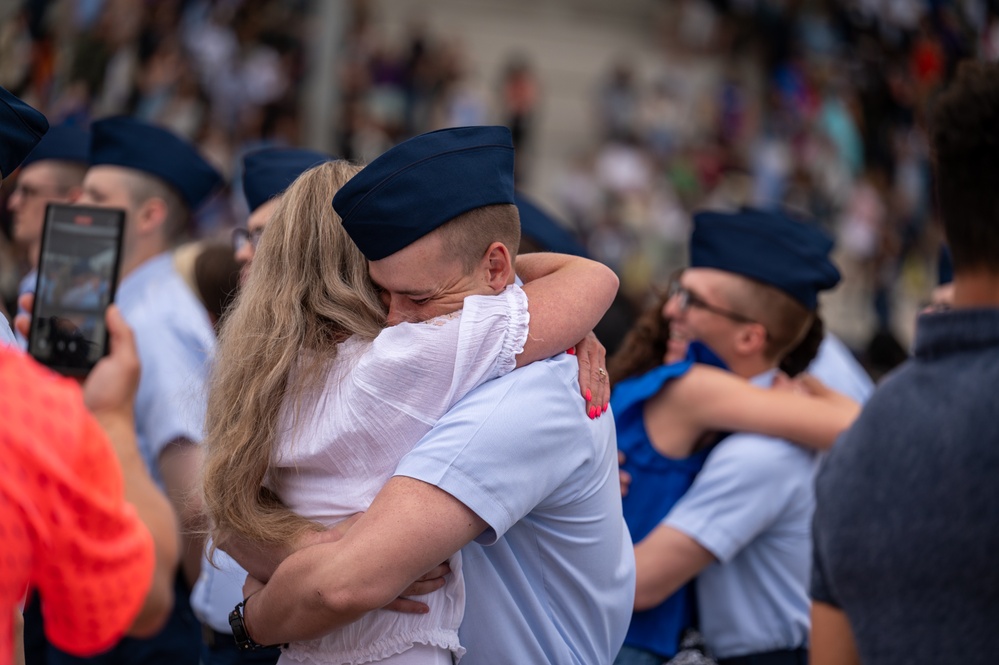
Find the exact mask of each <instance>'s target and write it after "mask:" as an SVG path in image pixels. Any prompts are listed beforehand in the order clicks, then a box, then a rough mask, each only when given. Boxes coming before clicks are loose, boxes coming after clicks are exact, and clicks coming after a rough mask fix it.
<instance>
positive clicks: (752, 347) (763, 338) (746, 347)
mask: <svg viewBox="0 0 999 665" xmlns="http://www.w3.org/2000/svg"><path fill="white" fill-rule="evenodd" d="M766 345H767V329H766V328H764V327H763V324H761V323H744V324H742V325H741V326H740V328H739V332H738V334H737V336H736V339H735V350H736V352H737V353H739V354H740V355H744V356H751V355H755V354H757V353H761V352H762V351H763V350H764V348H765V347H766Z"/></svg>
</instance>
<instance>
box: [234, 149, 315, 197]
mask: <svg viewBox="0 0 999 665" xmlns="http://www.w3.org/2000/svg"><path fill="white" fill-rule="evenodd" d="M332 159H333V157H331V156H329V155H326V154H323V153H321V152H316V151H315V150H300V149H297V148H264V149H262V150H255V151H253V152H251V153H248V154H247V155H245V156H244V157H243V193H244V194H245V195H246V203H247V205H249V206H250V212H253V211H254V210H256V209H257V208H259V207H260V206H262V205H263V204H265V203H267V202H268V201H270V200H271V199H273V198H274V197H275V196H277V195H278V194H280V193H281V192H283V191H284V190H286V189H287V188H288V185H290V184H291V183H293V182H294V181H295V178H297V177H298V176H300V175H302V174H303V173H305V172H306V171H308V170H309V169H311V168H312V167H313V166H317V165H319V164H322V163H323V162H328V161H331V160H332Z"/></svg>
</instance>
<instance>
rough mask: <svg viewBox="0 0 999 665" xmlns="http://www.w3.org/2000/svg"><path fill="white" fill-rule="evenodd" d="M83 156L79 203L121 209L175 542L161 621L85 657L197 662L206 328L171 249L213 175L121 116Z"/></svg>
mask: <svg viewBox="0 0 999 665" xmlns="http://www.w3.org/2000/svg"><path fill="white" fill-rule="evenodd" d="M89 161H90V164H91V166H90V168H89V169H88V171H87V174H86V176H85V178H84V181H83V193H82V194H81V196H80V199H79V200H78V203H80V204H84V205H94V206H106V207H114V208H122V209H124V210H125V211H126V216H125V235H124V238H123V240H122V255H121V269H120V274H121V284H120V286H119V288H118V292H117V295H116V297H115V300H116V302H117V303H118V306H119V307H120V308H121V312H122V315H123V316H124V317H125V320H126V321H128V323H129V325H131V326H132V328H133V329H134V330H135V340H136V345H137V347H138V352H139V357H140V360H141V362H142V377H141V379H140V381H139V389H138V393H137V395H136V399H135V424H136V433H137V436H138V440H139V449H140V451H141V453H142V456H143V459H144V460H145V463H146V466H147V468H148V469H149V472H150V474H151V475H152V477H153V478H154V480H155V481H156V482H157V483H158V484H159V485H160V486H161V487H162V488H163V490H164V491H165V492H166V494H167V496H168V497H169V498H170V501H171V503H172V506H173V510H174V513H175V514H176V515H177V519H178V522H179V524H180V529H181V535H182V543H183V547H182V556H181V567H180V571H178V574H177V576H176V582H175V584H176V586H175V595H176V602H175V604H174V610H173V612H172V613H171V615H170V619H169V621H168V622H167V624H166V626H165V627H164V628H163V629H162V630H161V631H160V632H159V633H157V634H156V635H155V636H153V637H151V638H149V639H145V640H133V639H125V640H122V641H121V642H119V643H118V644H117V645H115V647H114V648H113V649H111V650H110V651H108V652H106V653H104V654H102V655H101V656H99V657H97V658H96V659H94V660H93V661H91V662H97V663H118V662H123V663H124V662H129V663H130V662H143V663H164V664H166V663H170V664H171V665H184V664H187V663H191V664H195V663H197V662H198V659H199V643H200V628H199V626H198V622H197V620H196V619H195V618H194V616H193V614H192V613H191V610H190V604H189V595H190V586H191V585H192V584H193V583H194V581H195V580H196V579H197V576H198V571H199V569H200V564H201V559H202V556H203V555H202V547H203V542H204V537H203V535H202V534H203V533H204V525H203V522H202V520H201V510H200V502H199V501H198V500H197V498H198V497H197V494H196V493H195V492H194V487H195V483H196V479H197V477H198V473H199V469H200V467H201V453H200V450H199V449H198V445H197V444H198V443H199V442H200V440H201V432H202V427H203V419H204V416H203V414H204V399H205V398H204V395H205V392H204V388H203V382H204V380H205V378H206V377H207V374H208V369H209V367H208V364H209V362H210V360H211V357H212V354H213V352H214V347H215V333H214V330H213V328H212V325H211V321H210V320H209V318H208V314H207V312H206V311H205V309H204V307H202V306H201V304H200V303H199V302H198V300H197V297H196V296H195V295H194V294H193V293H192V292H191V290H190V289H189V288H188V287H187V286H186V285H185V284H184V282H183V280H182V279H181V277H180V276H179V275H178V274H177V272H176V270H175V269H174V266H173V261H172V256H171V254H170V252H169V250H170V249H171V247H172V245H173V243H174V242H175V239H176V238H178V237H179V236H181V235H183V233H184V232H185V230H186V228H187V225H188V223H189V218H190V214H191V211H192V210H194V209H196V208H197V207H198V206H199V205H200V204H201V203H202V202H203V201H204V200H205V199H206V198H207V197H208V196H209V195H210V194H211V193H212V191H213V190H215V189H216V188H217V187H218V186H219V184H220V178H219V176H218V174H217V173H216V172H215V170H214V169H213V168H212V167H211V166H209V165H208V164H207V163H206V162H205V161H204V160H203V159H202V158H201V157H200V155H199V154H198V152H197V150H195V148H194V147H193V146H191V145H190V144H188V143H186V142H185V141H183V140H182V139H180V138H178V137H177V136H175V135H174V134H172V133H170V132H168V131H166V130H164V129H160V128H158V127H154V126H152V125H148V124H146V123H142V122H139V121H136V120H133V119H130V118H124V117H115V118H108V119H105V120H101V121H98V122H96V123H94V125H93V127H92V128H91V145H90V160H89ZM71 662H78V661H77V660H76V659H74V658H72V657H70V656H68V655H67V654H64V653H62V652H60V651H58V650H51V651H50V652H49V663H71Z"/></svg>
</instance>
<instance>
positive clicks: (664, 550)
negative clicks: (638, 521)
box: [635, 525, 715, 610]
mask: <svg viewBox="0 0 999 665" xmlns="http://www.w3.org/2000/svg"><path fill="white" fill-rule="evenodd" d="M714 560H715V558H714V555H713V554H711V552H709V551H708V550H707V549H705V548H704V547H702V546H701V545H700V544H699V543H698V542H697V541H696V540H694V539H693V538H691V537H690V536H688V535H686V534H685V533H682V532H681V531H678V530H676V529H674V528H672V527H669V526H664V525H660V526H658V527H656V528H655V529H653V530H652V533H650V534H649V535H648V536H646V537H645V538H644V539H643V540H642V541H641V542H640V543H638V544H637V545H635V609H636V610H647V609H651V608H653V607H655V606H657V605H659V604H660V603H662V602H663V601H664V600H666V599H667V598H669V597H670V596H672V595H673V594H674V593H676V592H677V590H679V589H680V587H682V586H683V585H684V584H686V583H687V582H689V581H690V580H692V579H694V577H696V576H697V574H698V573H700V572H701V571H702V570H703V569H704V568H706V567H707V566H708V565H710V564H711V563H712V562H714Z"/></svg>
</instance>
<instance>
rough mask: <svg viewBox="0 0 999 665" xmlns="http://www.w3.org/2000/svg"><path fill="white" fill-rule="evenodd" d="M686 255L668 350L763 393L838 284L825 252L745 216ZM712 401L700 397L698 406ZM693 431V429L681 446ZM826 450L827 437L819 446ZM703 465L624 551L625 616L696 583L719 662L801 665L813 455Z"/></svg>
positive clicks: (784, 450)
mask: <svg viewBox="0 0 999 665" xmlns="http://www.w3.org/2000/svg"><path fill="white" fill-rule="evenodd" d="M690 246H691V250H690V252H691V260H690V264H691V267H690V268H688V269H686V270H685V271H684V272H683V274H682V276H681V277H680V279H679V281H678V286H677V287H675V289H676V290H675V291H674V293H675V296H676V297H674V298H672V299H670V300H669V301H668V302H667V304H666V308H665V311H664V314H665V315H666V316H667V317H669V319H670V330H671V333H670V340H671V343H672V344H682V343H684V342H694V341H697V342H699V343H700V344H703V345H704V346H705V347H707V349H709V350H710V351H711V353H712V355H715V358H716V362H718V361H721V362H722V363H724V365H725V366H726V367H727V368H728V369H729V370H730V371H731V372H733V373H734V374H736V375H737V376H741V377H742V378H744V379H747V380H749V381H750V382H751V383H752V384H753V385H755V386H758V387H767V386H770V385H771V384H772V383H773V381H774V377H775V374H776V372H777V367H778V365H779V363H780V362H781V360H782V359H784V358H785V356H786V355H788V354H789V352H791V351H792V350H793V349H794V347H795V346H796V345H797V344H798V343H799V342H800V341H801V340H803V339H804V338H805V337H806V336H807V335H808V332H809V330H810V329H811V328H812V327H813V324H814V319H815V308H816V306H817V295H818V293H819V292H820V291H822V290H825V289H829V288H831V287H833V286H835V284H836V283H837V282H838V281H839V271H838V270H837V269H836V268H835V266H834V265H833V264H832V263H831V261H830V260H829V256H828V254H829V250H830V249H831V247H832V242H831V240H829V238H828V237H827V236H826V235H825V234H823V233H821V232H820V231H819V230H818V229H815V228H814V227H810V226H808V225H806V224H803V223H801V222H800V221H797V220H794V219H792V218H789V217H787V216H786V215H784V214H782V213H771V212H762V211H755V210H749V209H744V210H742V211H740V212H737V213H701V214H700V215H698V217H697V218H696V219H695V223H694V231H693V233H692V236H691V245H690ZM819 339H821V337H819ZM814 343H815V344H816V345H817V343H818V342H817V341H816V342H814ZM700 344H699V345H698V346H700ZM695 348H696V347H695ZM813 349H814V347H813ZM667 367H669V366H667ZM667 394H668V393H667ZM713 399H715V393H714V392H713V391H709V392H706V393H705V394H704V396H703V398H702V400H701V401H702V402H706V401H708V400H713ZM697 406H698V405H696V404H695V405H694V406H693V407H691V409H688V412H691V411H694V410H696V408H697ZM700 408H702V409H703V408H704V406H703V405H700ZM854 408H856V406H855V405H854ZM681 416H682V414H681ZM804 420H805V424H806V425H807V426H809V427H816V426H818V425H819V423H818V422H813V421H811V419H810V418H807V417H806V418H805V419H804ZM673 421H676V423H679V422H682V421H683V418H682V417H680V416H675V417H674V418H673ZM639 422H641V421H639ZM847 422H848V421H847ZM663 425H664V427H667V428H672V427H673V426H674V422H672V421H671V422H667V423H664V424H663ZM844 425H845V423H841V425H840V429H842V427H843V426H844ZM703 431H704V425H703V424H701V425H700V429H698V430H695V431H694V432H693V433H692V434H691V435H688V436H687V440H688V441H691V440H696V436H697V434H699V433H700V432H703ZM674 432H675V430H674ZM800 438H802V439H803V440H804V437H800ZM833 438H834V434H833V433H831V432H829V431H827V432H826V438H825V440H824V441H823V443H824V444H826V445H828V444H830V443H831V442H832V439H833ZM660 441H661V440H660ZM687 445H688V446H689V445H690V444H689V443H688V444H687ZM679 457H683V455H679ZM661 459H662V458H661ZM703 462H704V466H703V468H702V469H701V470H700V472H699V473H697V476H696V478H695V479H694V481H693V483H692V484H690V487H689V489H688V490H687V491H686V492H685V493H683V496H682V497H681V498H680V499H679V501H677V502H676V504H675V505H674V506H673V507H672V508H671V509H670V510H669V513H668V514H667V515H666V517H665V518H664V519H662V521H661V522H656V519H655V518H656V516H653V517H652V524H651V525H650V526H651V529H650V530H649V533H648V535H646V536H644V537H643V538H641V540H640V542H638V543H637V544H636V546H635V559H636V567H637V571H638V575H637V593H636V599H635V606H636V608H637V609H648V608H651V607H655V606H656V605H659V604H660V603H661V602H662V601H663V600H664V599H666V598H668V597H669V596H670V595H672V594H673V593H674V592H675V591H676V590H677V589H679V588H681V587H682V586H683V585H684V584H686V583H687V582H688V581H690V580H691V579H693V578H694V577H695V576H696V577H697V585H696V593H697V606H698V608H699V611H698V613H697V616H698V617H699V627H700V630H701V631H702V632H703V634H704V639H705V641H706V643H707V645H708V648H709V649H710V651H711V652H712V654H714V656H715V657H716V658H718V660H719V663H721V664H722V665H742V664H745V663H755V662H765V663H774V664H775V665H780V664H783V663H787V664H788V665H799V664H801V663H806V662H807V659H808V595H807V577H808V574H807V573H808V557H809V551H810V548H809V535H808V534H809V524H810V522H811V516H812V507H813V505H814V502H813V501H814V500H813V496H812V476H813V473H814V468H815V458H814V455H813V454H811V453H810V452H809V451H806V450H804V449H802V448H799V447H797V446H794V445H792V444H790V443H789V442H788V441H786V440H782V439H778V438H774V437H768V436H762V435H753V434H747V433H736V434H732V435H730V436H728V437H725V438H723V439H722V440H721V441H720V442H719V443H717V444H716V445H715V446H714V447H712V448H711V449H710V452H707V453H706V458H705V459H704V460H703ZM627 464H628V460H627V459H626V460H625V470H629V468H628V466H627ZM680 470H681V471H682V469H680ZM688 482H689V481H688ZM651 491H653V492H654V491H655V490H654V489H653V490H651ZM629 493H630V492H629ZM645 519H648V516H645ZM761 606H766V607H770V608H772V611H770V612H767V613H760V612H758V611H757V609H756V608H759V607H761ZM652 627H653V628H654V627H655V625H653V626H652ZM675 628H676V627H675V625H674V629H675Z"/></svg>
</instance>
